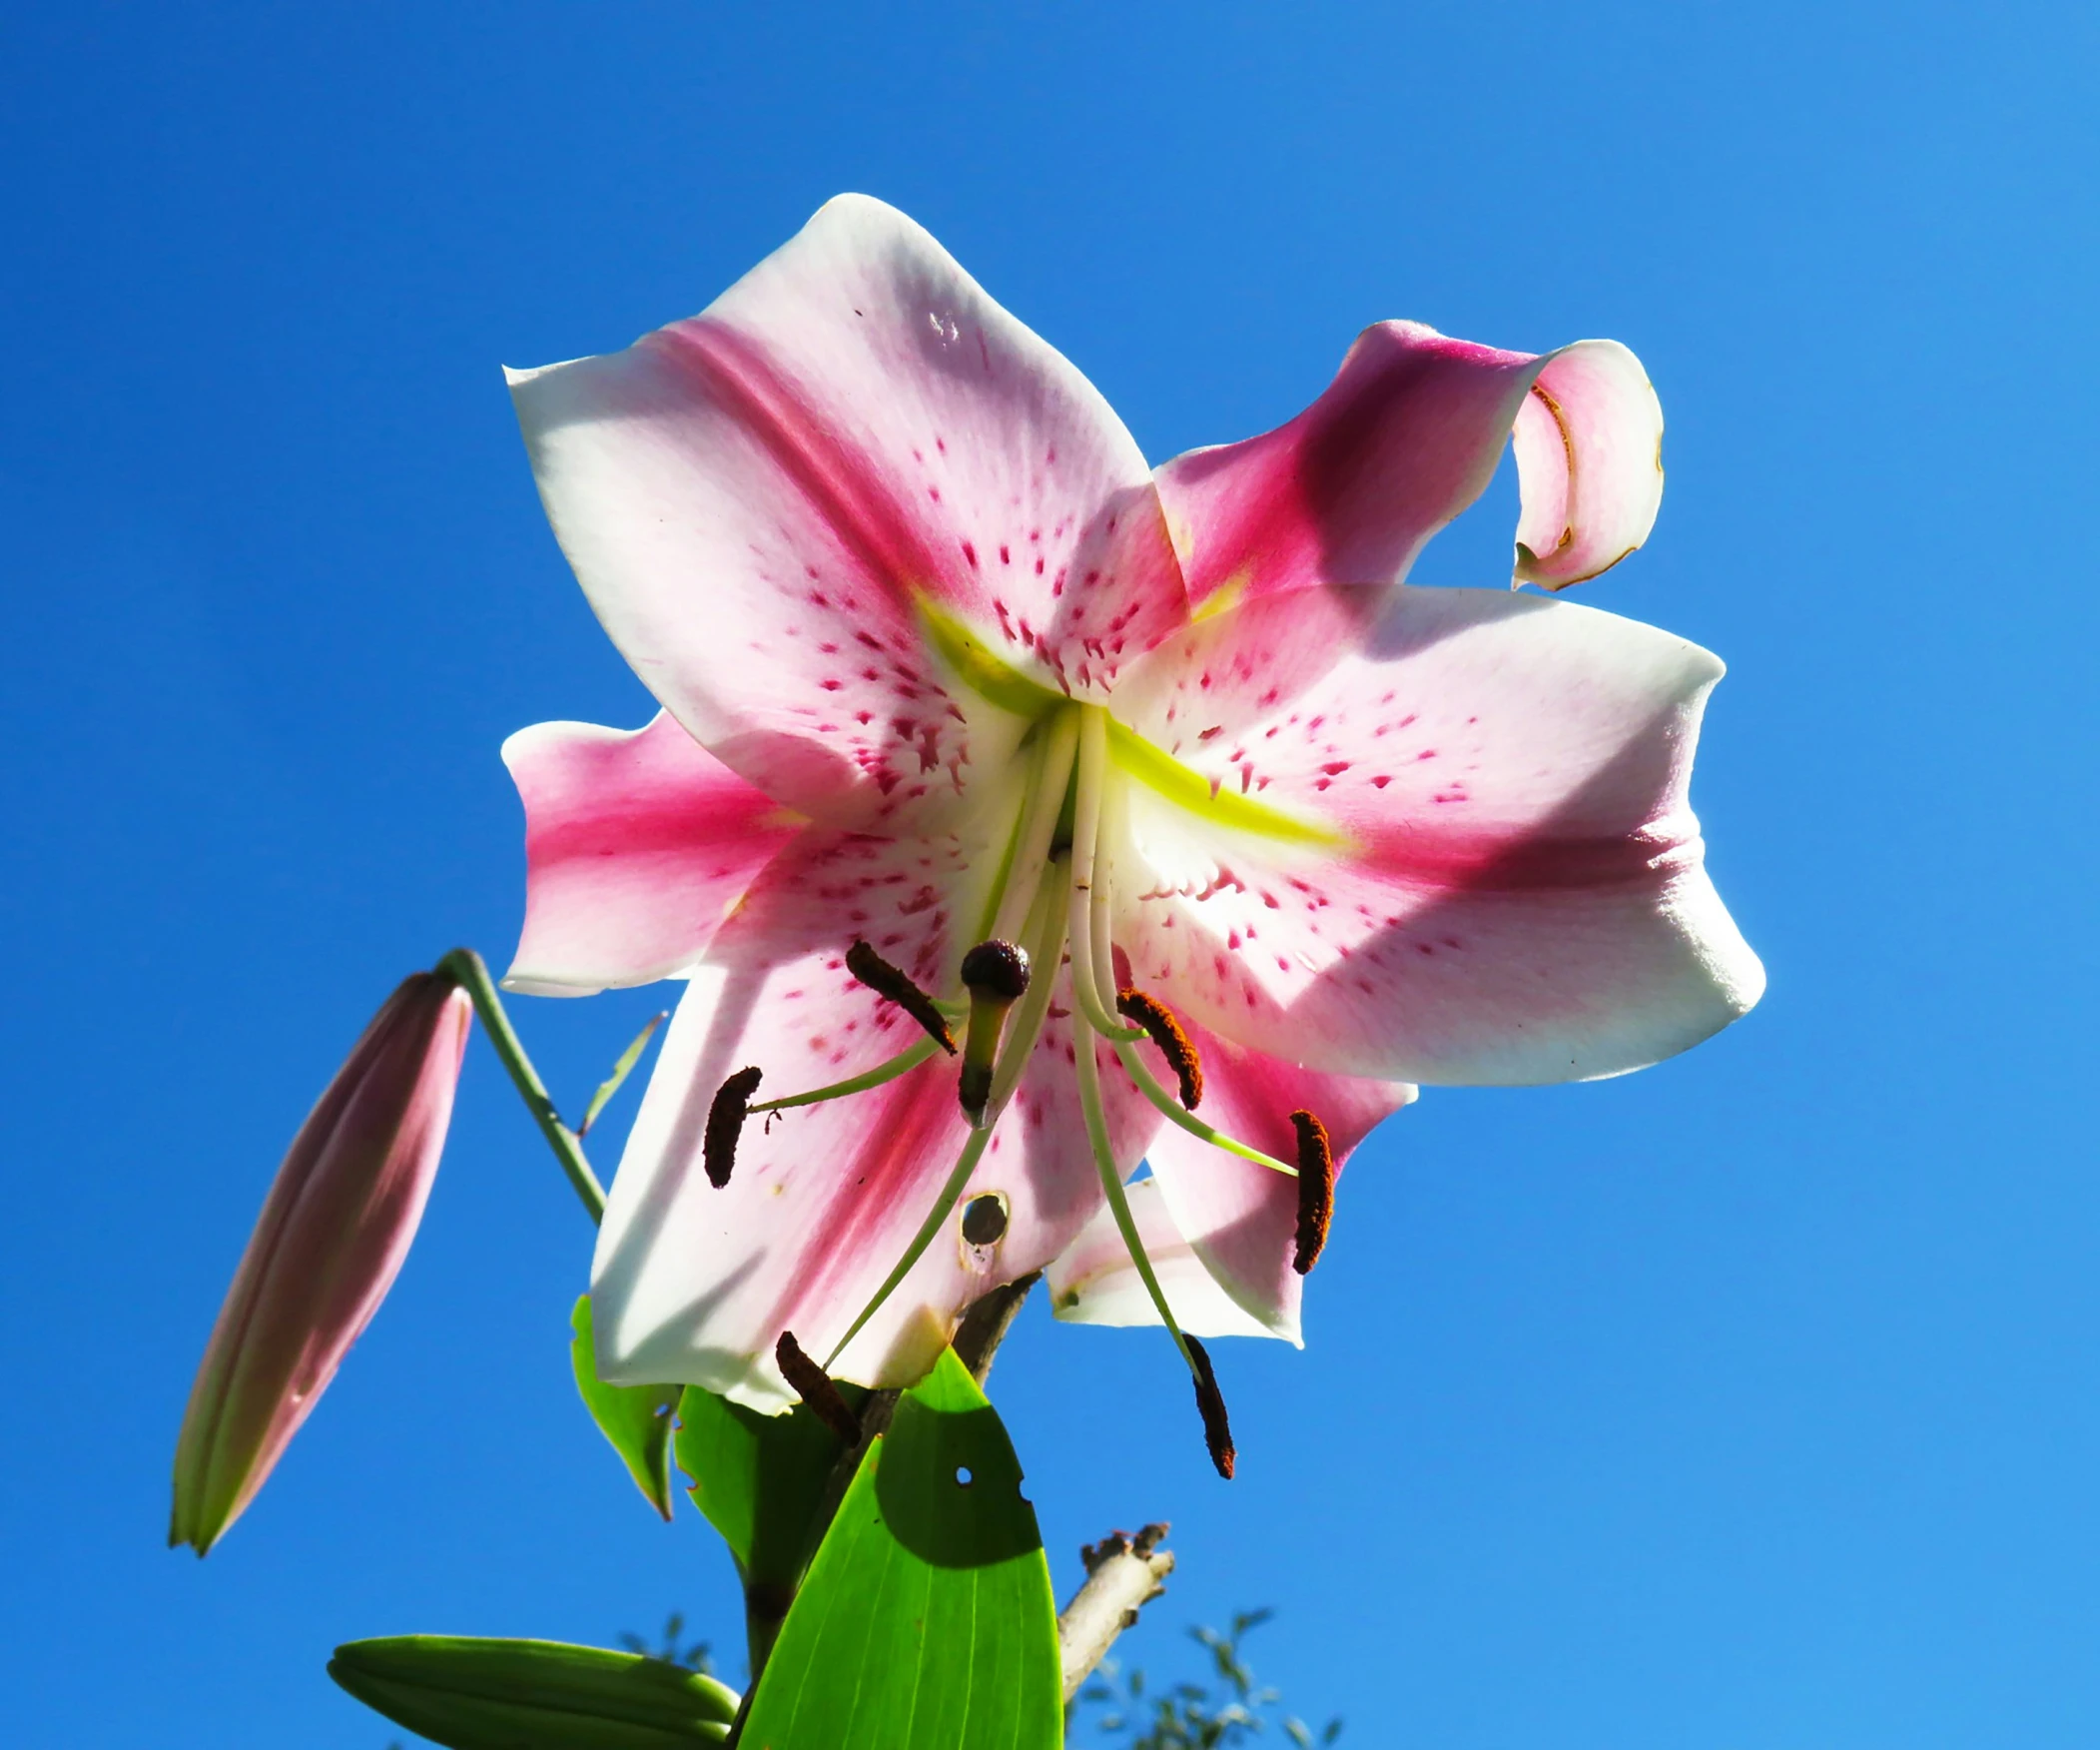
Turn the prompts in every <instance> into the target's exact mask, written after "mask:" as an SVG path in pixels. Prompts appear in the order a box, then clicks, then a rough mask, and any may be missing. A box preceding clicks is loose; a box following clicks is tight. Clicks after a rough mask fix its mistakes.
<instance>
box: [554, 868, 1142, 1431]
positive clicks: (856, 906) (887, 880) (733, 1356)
mask: <svg viewBox="0 0 2100 1750" xmlns="http://www.w3.org/2000/svg"><path fill="white" fill-rule="evenodd" d="M983 861H984V859H983V858H982V856H981V855H980V854H979V851H978V847H975V846H973V845H971V844H969V843H967V842H965V841H961V840H932V839H930V840H925V841H912V842H904V843H899V842H896V841H890V840H879V839H872V838H865V837H860V836H857V835H852V834H840V833H829V832H824V831H821V830H813V831H812V832H810V833H809V834H806V835H805V836H804V838H803V839H802V840H800V841H798V842H797V843H796V844H795V845H794V846H792V847H790V848H789V849H788V850H787V851H785V852H783V853H782V855H781V856H780V857H778V858H776V859H775V861H774V862H773V864H772V865H770V866H769V867H768V868H767V870H766V872H765V873H764V874H763V875H762V876H761V877H760V879H759V881H758V883H757V884H756V885H755V886H754V888H753V890H752V893H751V895H750V897H749V899H748V901H747V903H746V905H745V906H744V907H743V909H741V910H740V911H739V912H738V914H737V915H736V917H735V918H734V919H732V920H731V921H730V923H729V924H728V925H726V926H725V927H724V929H723V930H722V932H721V933H720V935H718V936H717V938H716V940H715V943H714V945H713V947H712V948H711V949H710V951H709V954H708V957H707V960H706V961H705V962H704V963H703V964H702V966H701V967H700V968H699V969H698V970H697V971H696V972H695V974H694V977H693V982H692V986H691V988H690V989H689V991H688V992H687V995H686V997H685V999H684V1000H683V1002H682V1003H681V1004H680V1005H679V1009H678V1013H677V1015H676V1017H675V1018H674V1019H673V1021H672V1023H671V1026H670V1029H669V1031H668V1035H667V1037H666V1039H665V1041H664V1045H663V1051H662V1055H661V1057H660V1059H659V1061H658V1064H657V1067H656V1071H655V1073H654V1075H653V1076H652V1077H651V1080H650V1084H649V1090H648V1093H647V1094H646V1095H645V1097H644V1099H643V1102H642V1109H641V1113H640V1115H639V1116H638V1117H637V1119H636V1121H635V1127H634V1131H633V1134H632V1135H631V1136H630V1138H629V1140H628V1144H627V1150H626V1154H625V1156H624V1158H623V1159H622V1161H621V1164H620V1170H619V1174H618V1176H617V1178H616V1179H615V1180H614V1182H613V1188H612V1196H611V1201H610V1205H609V1207H608V1208H607V1210H606V1214H605V1221H604V1224H603V1226H602V1227H601V1228H600V1229H599V1237H598V1250H597V1258H596V1262H595V1265H594V1269H593V1273H592V1284H591V1296H592V1305H593V1308H594V1312H595V1319H596V1331H597V1336H598V1342H599V1349H598V1360H599V1370H600V1373H601V1375H602V1376H603V1377H604V1378H606V1379H607V1380H609V1381H612V1382H615V1383H619V1382H635V1383H638V1382H647V1381H683V1382H687V1383H692V1384H698V1385H704V1386H707V1387H708V1388H709V1389H710V1390H715V1391H722V1392H726V1393H728V1394H729V1395H731V1396H733V1397H735V1398H737V1399H739V1400H740V1401H743V1402H746V1403H750V1404H753V1405H754V1406H757V1407H762V1408H772V1407H778V1406H779V1405H781V1404H783V1403H785V1402H786V1401H788V1394H787V1388H786V1386H785V1384H784V1382H783V1381H782V1379H781V1377H780V1374H779V1371H778V1369H777V1367H776V1366H775V1365H774V1362H773V1345H774V1343H775V1341H776V1339H777V1338H778V1337H779V1334H780V1332H781V1331H782V1330H783V1329H792V1330H793V1331H794V1332H795V1334H796V1336H797V1338H798V1339H799V1340H800V1342H801V1343H802V1345H803V1347H804V1348H805V1349H807V1350H808V1351H809V1352H810V1353H812V1354H815V1355H819V1356H820V1357H821V1356H822V1355H823V1354H825V1353H826V1352H828V1351H829V1350H830V1348H831V1347H832V1346H833V1345H834V1344H835V1343H836V1342H837V1341H838V1340H839V1339H840V1338H841V1337H842V1336H844V1334H845V1333H846V1330H847V1329H848V1327H849V1326H850V1325H851V1323H852V1322H853V1320H854V1318H855V1317H856V1316H857V1315H858V1314H859V1313H860V1312H861V1310H862V1309H863V1308H864V1307H865V1306H867V1304H868V1303H869V1301H870V1300H871V1299H872V1298H873V1296H874V1294H875V1292H876V1290H877V1289H878V1287H879V1286H880V1285H881V1284H882V1282H883V1281H884V1280H885V1279H886V1278H887V1277H888V1276H889V1274H890V1272H891V1270H892V1269H893V1268H894V1267H895V1266H896V1264H897V1263H898V1262H899V1260H900V1259H901V1258H902V1257H903V1255H904V1253H905V1250H906V1247H907V1245H908V1243H909V1242H910V1240H911V1239H912V1237H913V1235H914V1234H915V1233H916V1232H917V1231H918V1229H919V1227H920V1225H921V1223H922V1222H923V1221H924V1220H925V1219H926V1217H927V1216H928V1214H929V1213H930V1212H931V1211H932V1209H933V1208H934V1206H935V1203H936V1199H937V1197H938V1194H939V1192H940V1190H941V1188H942V1186H943V1184H944V1183H945V1182H946V1180H947V1179H948V1177H949V1173H950V1170H951V1168H952V1167H953V1165H954V1163H955V1161H956V1159H957V1157H958V1155H959V1153H960V1151H961V1149H962V1146H963V1143H964V1141H965V1139H966V1136H967V1126H966V1124H965V1121H964V1119H963V1117H962V1112H961V1108H960V1106H959V1104H958V1100H957V1093H956V1070H955V1067H954V1065H953V1064H952V1062H950V1060H947V1059H945V1058H943V1059H936V1060H934V1061H932V1062H930V1063H927V1064H924V1065H921V1066H920V1067H919V1068H917V1069H915V1070H913V1071H911V1072H909V1073H908V1074H906V1075H904V1076H902V1077H900V1078H898V1079H897V1080H896V1081H894V1082H890V1083H886V1084H884V1085H883V1086H881V1087H878V1088H876V1089H873V1090H871V1091H869V1092H866V1093H862V1094H858V1095H853V1096H849V1097H847V1098H845V1099H842V1100H837V1101H832V1102H828V1103H826V1104H823V1105H818V1106H813V1107H804V1108H796V1109H792V1110H790V1111H787V1112H784V1113H781V1114H779V1115H778V1116H777V1117H775V1118H774V1119H773V1120H772V1121H771V1122H770V1123H769V1122H767V1120H766V1119H765V1118H764V1117H763V1116H762V1115H754V1116H753V1118H752V1119H751V1120H750V1121H749V1122H748V1123H747V1124H746V1126H745V1128H744V1132H743V1136H742V1139H741V1143H740V1145H739V1148H738V1151H737V1159H736V1167H735V1171H734V1173H733V1174H732V1175H731V1177H730V1180H729V1183H728V1184H727V1185H726V1186H725V1187H723V1188H722V1189H720V1190H717V1189H716V1188H715V1187H713V1186H712V1185H710V1184H709V1183H708V1181H707V1179H706V1177H705V1175H704V1174H703V1172H702V1170H701V1163H700V1159H699V1151H700V1143H701V1138H702V1134H703V1130H704V1127H705V1124H706V1119H707V1113H708V1108H709V1105H710V1103H711V1101H712V1099H713V1096H714V1093H715V1090H716V1089H717V1088H718V1087H719V1086H720V1085H721V1083H722V1082H723V1081H724V1080H725V1079H726V1078H727V1077H728V1076H729V1075H731V1074H732V1073H734V1072H735V1071H737V1070H739V1069H741V1068H743V1067H744V1066H745V1065H747V1064H756V1065H758V1066H759V1067H760V1068H761V1069H762V1070H763V1071H764V1072H765V1081H764V1083H763V1084H762V1085H761V1087H760V1089H759V1098H760V1099H761V1100H763V1099H766V1098H769V1097H778V1096H782V1095H789V1094H796V1093H802V1092H806V1091H809V1090H813V1089H816V1088H819V1087H823V1086H827V1085H829V1084H831V1083H833V1082H836V1081H840V1080H843V1079H845V1078H847V1077H851V1076H855V1075H858V1074H861V1073H862V1072H865V1071H867V1070H870V1069H873V1068H875V1067H876V1066H878V1065H879V1064H881V1063H882V1062H883V1061H885V1060H886V1059H888V1058H890V1057H892V1056H894V1055H896V1054H897V1053H898V1052H901V1051H902V1050H904V1049H905V1048H906V1047H907V1046H909V1045H911V1044H912V1043H913V1042H914V1041H915V1040H916V1039H917V1037H918V1029H917V1028H916V1027H915V1026H914V1024H913V1023H911V1022H910V1021H909V1020H907V1019H906V1018H905V1017H904V1016H903V1015H902V1014H901V1013H900V1012H899V1011H898V1010H897V1009H896V1008H895V1007H893V1006H891V1005H888V1004H885V1003H883V1002H881V1001H880V1000H879V999H878V998H877V997H876V996H875V995H874V994H873V993H872V992H870V991H869V990H868V989H867V988H866V987H864V986H862V985H861V984H859V983H858V982H856V981H855V980H854V979H853V977H852V975H851V974H849V973H848V972H847V971H846V970H845V959H844V953H843V944H844V943H845V942H848V941H851V940H852V938H853V936H854V935H855V934H856V933H858V934H861V935H864V936H865V937H866V938H867V939H868V940H869V941H871V942H872V943H874V944H875V946H876V947H877V948H878V949H879V951H880V952H881V953H883V954H884V955H885V956H886V957H888V958H889V959H890V960H892V961H893V962H894V963H895V964H898V965H900V966H902V967H904V968H905V969H906V970H907V971H908V972H910V973H911V974H912V975H913V976H914V977H915V978H917V979H919V980H920V981H921V982H922V983H932V982H935V979H936V976H937V974H938V972H939V970H940V968H941V967H942V966H943V965H944V964H945V962H946V960H947V959H948V957H949V956H951V955H952V954H953V953H954V952H955V948H954V938H955V936H956V934H957V930H956V927H955V924H954V919H955V917H956V916H957V915H958V914H959V913H960V914H961V915H964V916H971V915H973V913H972V905H971V900H970V897H969V894H968V890H967V887H966V886H965V884H964V882H963V877H964V875H965V873H966V872H969V871H972V870H974V869H975V868H977V867H979V866H981V865H982V863H983ZM959 895H960V896H961V897H959ZM1056 1007H1058V1008H1064V1007H1068V1004H1058V1005H1056ZM1070 1050H1071V1036H1070V1032H1069V1029H1068V1022H1067V1021H1063V1020H1059V1021H1056V1022H1053V1023H1052V1024H1051V1025H1050V1027H1048V1028H1046V1030H1045V1033H1044V1036H1043V1038H1042V1040H1041V1042H1040V1043H1039V1045H1038V1047H1037V1049H1036V1052H1035V1054H1034V1057H1033V1058H1032V1060H1031V1066H1030V1069H1029V1071H1028V1073H1027V1074H1026V1075H1025V1076H1024V1078H1023V1080H1022V1084H1021V1087H1020V1089H1019V1091H1018V1093H1017V1095H1016V1099H1015V1104H1014V1106H1013V1107H1012V1108H1011V1109H1010V1110H1009V1113H1008V1115H1007V1118H1006V1120H1005V1122H1004V1123H1003V1124H1002V1125H1001V1126H1000V1127H999V1130H998V1131H997V1132H996V1133H995V1135H994V1137H993V1140H992V1144H991V1146H990V1148H989V1149H988V1150H987V1151H986V1154H985V1157H984V1159H983V1161H981V1162H980V1164H979V1166H978V1169H977V1172H976V1174H975V1176H974V1178H973V1179H972V1181H971V1186H970V1191H969V1195H971V1196H977V1195H983V1194H986V1193H997V1194H999V1195H1000V1196H1001V1197H1002V1198H1003V1199H1004V1200H1005V1204H1006V1214H1007V1228H1006V1232H1005V1234H1004V1235H1003V1236H1002V1237H1001V1239H1000V1240H999V1241H998V1243H997V1244H996V1245H993V1246H989V1247H970V1246H967V1245H965V1244H964V1243H963V1241H962V1237H961V1232H960V1224H954V1225H952V1227H951V1229H950V1231H949V1232H948V1233H946V1234H944V1235H942V1236H940V1237H938V1238H937V1239H936V1240H935V1242H934V1243H933V1245H932V1246H931V1247H930V1248H929V1249H928V1250H927V1252H926V1254H925V1255H924V1256H923V1257H922V1258H921V1259H920V1261H919V1263H918V1265H917V1266H916V1267H915V1269H914V1270H913V1272H912V1273H911V1275H910V1276H909V1277H907V1278H906V1280H905V1281H904V1283H903V1284H902V1285H901V1286H900V1287H899V1288H898V1289H897V1290H896V1292H895V1293H893V1294H892V1295H891V1297H890V1298H889V1300H888V1302H887V1303H886V1304H885V1306H884V1308H883V1310H882V1311H881V1312H879V1313H878V1314H877V1315H876V1316H875V1317H874V1318H873V1319H872V1320H870V1322H869V1323H868V1325H867V1326H866V1328H865V1329H864V1330H863V1331H862V1332H861V1333H860V1335H859V1336H858V1337H856V1338H855V1340H854V1342H853V1343H852V1345H851V1346H850V1347H848V1349H847V1350H846V1351H845V1353H844V1354H843V1355H842V1356H841V1357H840V1359H839V1362H838V1364H837V1366H836V1367H835V1368H834V1369H833V1370H834V1371H835V1372H837V1373H839V1374H840V1375H841V1376H843V1377H846V1378H849V1379H854V1380H858V1381H860V1382H862V1383H865V1384H870V1385H892V1384H902V1383H910V1382H911V1381H912V1380H914V1379H916V1378H917V1377H918V1376H919V1375H920V1374H921V1373H922V1372H923V1371H924V1370H925V1368H926V1366H927V1365H929V1364H930V1363H931V1361H932V1360H933V1358H934V1356H935V1355H936V1354H937V1353H938V1352H939V1349H940V1347H941V1345H942V1344H943V1343H945V1342H946V1341H947V1340H948V1337H949V1335H950V1334H951V1332H952V1331H953V1328H954V1325H955V1322H956V1320H957V1318H958V1317H959V1316H960V1314H961V1313H962V1312H963V1311H964V1309H965V1308H967V1307H968V1306H969V1304H970V1303H971V1302H972V1301H974V1300H976V1299H977V1298H978V1297H979V1296H981V1295H983V1294H985V1293H986V1292H988V1291H989V1290H991V1289H993V1288H995V1287H997V1286H999V1285H1000V1284H1002V1283H1005V1282H1010V1281H1012V1280H1014V1279H1015V1278H1017V1277H1021V1276H1026V1275H1028V1274H1029V1273H1030V1272H1032V1271H1035V1270H1040V1269H1042V1268H1043V1267H1044V1266H1045V1265H1046V1264H1048V1263H1049V1262H1050V1260H1051V1259H1052V1258H1054V1257H1055V1256H1056V1255H1057V1254H1058V1253H1059V1252H1061V1251H1062V1250H1063V1249H1064V1248H1065V1247H1066V1246H1067V1245H1068V1244H1069V1243H1070V1242H1071V1239H1072V1237H1073V1236H1074V1235H1075V1234H1076V1233H1077V1232H1078V1231H1079V1229H1080V1228H1081V1227H1083V1226H1084V1225H1085V1222H1086V1220H1087V1219H1088V1217H1090V1216H1091V1215H1092V1213H1093V1211H1094V1209H1095V1208H1096V1207H1097V1206H1098V1205H1099V1202H1100V1192H1099V1186H1098V1181H1097V1179H1096V1177H1095V1173H1094V1168H1093V1163H1092V1160H1091V1157H1090V1155H1089V1154H1088V1151H1087V1145H1086V1141H1085V1137H1084V1135H1083V1132H1082V1130H1081V1127H1080V1126H1078V1125H1077V1124H1076V1123H1075V1122H1070V1115H1071V1114H1072V1113H1073V1112H1074V1111H1075V1109H1076V1106H1077V1096H1076V1093H1075V1092H1074V1090H1073V1087H1072V1083H1073V1081H1074V1077H1073V1074H1072V1071H1071V1068H1070V1057H1069V1053H1070ZM1099 1057H1100V1060H1101V1061H1103V1062H1104V1064H1105V1065H1106V1066H1107V1068H1106V1069H1104V1080H1106V1079H1107V1077H1108V1076H1111V1075H1115V1072H1114V1070H1113V1061H1114V1060H1113V1059H1112V1057H1108V1056H1107V1055H1106V1053H1105V1051H1103V1052H1101V1053H1100V1054H1099ZM1120 1080H1121V1079H1120V1077H1119V1076H1115V1081H1116V1082H1117V1083H1120ZM1109 1122H1110V1134H1111V1138H1112V1139H1113V1140H1114V1143H1115V1146H1116V1151H1117V1158H1118V1160H1119V1161H1123V1162H1126V1163H1127V1165H1128V1167H1129V1168H1130V1169H1132V1170H1134V1168H1135V1166H1136V1164H1137V1161H1138V1159H1139V1158H1140V1157H1141V1156H1142V1154H1143V1152H1144V1148H1145V1145H1146V1143H1147V1142H1149V1141H1150V1138H1151V1136H1152V1134H1153V1131H1154V1130H1155V1128H1156V1115H1155V1114H1153V1113H1152V1112H1151V1110H1150V1108H1148V1107H1141V1103H1140V1102H1139V1100H1138V1097H1137V1096H1136V1094H1135V1092H1134V1091H1128V1092H1127V1093H1126V1094H1124V1095H1123V1096H1122V1097H1120V1098H1118V1099H1116V1100H1114V1101H1112V1102H1111V1104H1110V1108H1109Z"/></svg>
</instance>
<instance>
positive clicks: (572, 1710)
mask: <svg viewBox="0 0 2100 1750" xmlns="http://www.w3.org/2000/svg"><path fill="white" fill-rule="evenodd" d="M329 1675H330V1676H331V1677H333V1678H335V1679H336V1681H337V1682H338V1683H340V1684H342V1685H343V1687H344V1688H345V1689H347V1690H349V1691H350V1694H352V1695H354V1696H355V1697H356V1698H357V1699H358V1700H359V1701H361V1702H363V1703H364V1705H365V1706H366V1707H369V1708H373V1709H376V1710H377V1711H378V1712H380V1713H382V1714H384V1715H385V1716H386V1717H387V1718H388V1719H390V1720H392V1721H394V1722H395V1723H396V1724H397V1725H403V1726H406V1727H407V1728H408V1729H409V1730H410V1731H411V1732H417V1733H420V1734H421V1735H422V1736H424V1737H426V1738H429V1739H431V1740H432V1741H433V1742H435V1743H439V1744H455V1745H472V1746H476V1747H481V1746H486V1747H488V1750H494V1747H496V1746H512V1745H535V1746H539V1747H540V1750H643V1747H644V1746H651V1747H654V1746H660V1747H661V1750H674V1747H675V1746H678V1745H684V1744H719V1743H721V1742H723V1740H724V1739H726V1738H727V1737H728V1736H729V1726H730V1722H731V1721H732V1720H734V1719H735V1718H736V1711H737V1702H738V1699H739V1698H738V1696H737V1693H736V1691H735V1690H733V1689H730V1688H728V1687H726V1686H725V1685H723V1684H721V1683H718V1682H716V1681H715V1679H714V1678H712V1677H707V1676H703V1675H702V1674H701V1673H700V1672H698V1671H687V1670H683V1669H681V1668H680V1667H678V1666H676V1665H672V1664H667V1663H665V1662H664V1661H663V1660H661V1659H651V1658H647V1657H645V1656H643V1655H641V1654H639V1653H615V1652H611V1651H609V1650H606V1649H604V1648H601V1647H578V1646H568V1645H565V1644H563V1643H561V1642H557V1641H529V1640H508V1641H506V1640H479V1639H469V1638H467V1637H465V1636H459V1635H436V1634H404V1635H396V1636H393V1637H391V1638H389V1639H385V1640H366V1641H351V1642H350V1644H349V1645H347V1646H341V1647H338V1648H337V1649H336V1656H335V1658H334V1659H332V1660H331V1661H330V1662H329Z"/></svg>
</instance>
